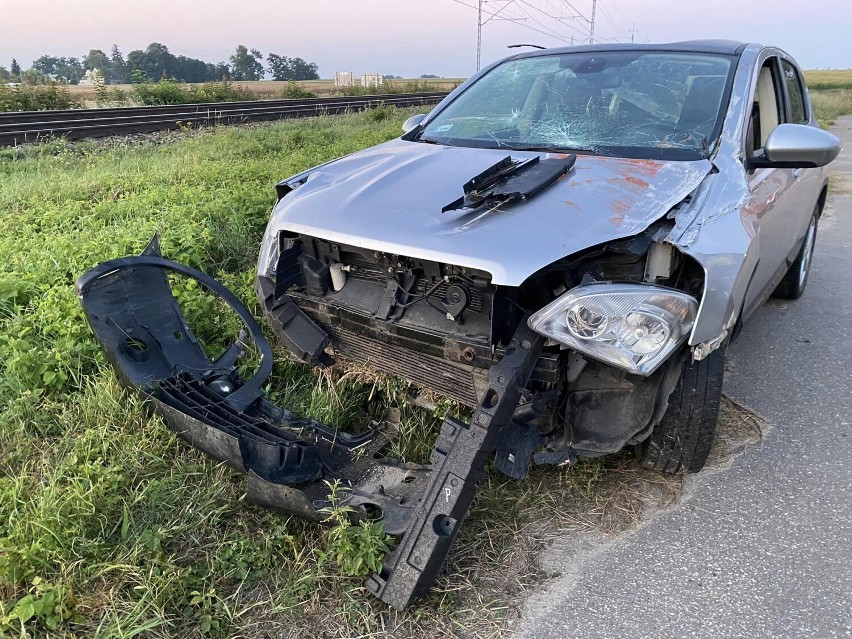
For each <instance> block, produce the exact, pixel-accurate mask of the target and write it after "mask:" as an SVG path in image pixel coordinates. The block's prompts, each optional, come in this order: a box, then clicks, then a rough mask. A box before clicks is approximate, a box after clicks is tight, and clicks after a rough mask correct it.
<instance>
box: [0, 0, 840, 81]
mask: <svg viewBox="0 0 852 639" xmlns="http://www.w3.org/2000/svg"><path fill="white" fill-rule="evenodd" d="M475 2H476V0H434V2H433V4H432V6H430V7H428V8H427V9H428V10H424V8H423V7H419V8H418V11H417V12H416V18H417V19H416V20H411V17H412V13H411V5H410V4H407V3H401V2H394V1H393V0H361V1H360V2H358V3H354V2H347V1H345V0H317V2H314V3H311V4H310V5H308V4H307V3H296V2H293V1H292V0H291V1H289V2H284V3H275V2H271V1H270V0H256V2H255V3H253V5H252V6H251V7H249V10H244V11H243V12H242V13H234V12H233V4H231V3H227V4H226V3H225V2H223V0H209V1H208V2H207V3H206V4H205V11H204V13H203V14H201V13H199V12H198V9H197V5H194V4H190V3H188V2H186V1H182V0H171V1H167V0H150V2H148V3H147V6H146V8H145V10H144V12H142V11H141V10H140V9H139V8H138V7H132V8H130V7H128V8H125V7H115V5H114V4H113V3H108V2H107V1H106V0H79V1H78V2H75V3H73V4H71V3H67V4H66V3H61V4H59V6H56V4H57V3H56V2H55V0H53V1H51V0H19V1H17V2H12V1H11V0H0V12H2V14H3V16H4V20H3V22H2V24H0V65H2V66H5V67H7V68H8V67H9V65H10V63H11V60H12V58H13V57H14V58H16V60H17V62H18V63H19V64H20V66H21V67H22V68H23V69H27V68H29V67H31V66H32V63H33V61H34V60H35V59H37V58H38V57H40V56H41V55H51V56H57V57H59V56H65V57H78V58H79V57H84V56H85V55H86V54H87V53H88V52H89V50H90V49H100V50H102V51H104V52H105V53H107V54H109V50H110V47H111V46H112V45H113V44H117V45H118V47H119V49H120V50H121V52H122V53H123V54H124V55H125V56H126V55H127V54H128V53H129V52H130V51H132V50H137V49H144V48H145V47H146V46H147V45H148V44H150V43H152V42H159V43H161V44H164V45H165V46H167V47H168V48H169V50H170V51H171V52H172V53H173V54H175V55H185V56H187V57H192V58H198V59H201V60H204V61H205V62H212V63H218V62H226V63H227V62H228V58H229V56H230V55H231V54H232V53H233V52H234V49H235V48H236V46H237V45H239V44H244V45H245V46H247V47H249V48H255V49H259V50H260V51H261V52H262V53H263V55H264V58H265V57H266V56H267V55H268V54H269V53H276V54H279V55H285V56H289V57H301V58H303V59H305V60H307V61H308V62H315V63H316V64H317V65H318V66H319V75H320V77H322V78H330V77H333V76H334V73H335V72H336V71H353V72H354V73H355V74H356V75H360V74H363V73H380V74H383V75H396V76H402V77H405V78H416V77H419V76H420V75H423V74H434V75H437V76H441V77H447V78H464V77H468V76H469V75H471V74H472V73H473V72H474V71H475V68H476V27H477V12H476V10H475V8H472V6H469V4H475ZM510 5H512V6H511V7H510ZM484 6H485V7H486V8H485V10H484V11H485V12H486V13H485V16H484V18H483V20H484V21H485V20H488V13H489V12H496V11H497V10H499V9H501V8H502V9H503V13H501V14H500V15H499V18H501V19H492V20H488V21H487V22H486V23H485V24H484V26H483V28H482V66H485V65H486V64H488V63H489V62H492V61H494V60H496V59H500V58H503V57H506V56H507V55H510V54H511V53H512V51H513V50H510V49H506V46H507V45H509V44H515V43H532V44H540V45H543V46H547V47H555V46H567V45H569V44H570V43H571V38H572V37H573V38H574V43H576V44H581V43H585V42H580V40H582V39H585V41H587V40H588V30H589V29H588V18H587V17H586V16H589V14H590V7H591V2H590V0H575V2H573V3H570V2H561V3H560V2H556V1H555V0H517V3H515V2H509V1H508V0H506V1H503V0H501V1H500V2H497V1H496V0H486V4H485V5H484ZM514 7H518V8H517V9H515V8H514ZM567 7H570V8H571V9H570V11H572V12H573V11H574V9H575V8H576V9H577V10H579V12H580V13H581V14H582V15H578V14H573V15H574V16H575V17H574V18H573V19H571V18H570V17H564V16H566V15H568V14H567V13H564V11H566V10H567ZM785 7H789V8H790V11H785ZM797 7H798V4H794V3H793V2H789V1H787V2H783V3H782V2H772V0H756V1H754V2H750V3H749V4H748V5H743V4H742V3H738V2H735V1H734V0H722V1H720V2H717V3H716V4H715V8H714V9H713V10H712V11H708V10H707V8H706V7H702V6H698V5H697V4H690V6H683V5H672V4H670V3H663V2H662V1H660V0H633V2H630V3H628V2H627V1H626V0H599V1H598V4H597V16H598V17H597V22H596V30H595V35H596V42H597V41H599V40H600V41H603V42H612V41H614V40H620V41H627V42H629V41H630V39H631V37H632V38H635V40H636V41H637V42H641V43H644V42H645V41H646V40H647V41H648V42H649V43H663V42H674V41H680V40H691V39H698V38H708V39H719V38H723V39H732V40H742V41H748V42H751V41H754V42H763V43H767V44H772V45H775V46H778V47H780V48H782V49H784V50H786V51H787V52H788V53H790V54H791V55H792V56H793V57H795V58H796V60H798V61H799V63H800V64H801V65H802V67H803V68H805V69H846V68H852V42H850V39H849V38H848V36H846V33H845V31H846V25H848V24H850V23H852V6H846V5H841V6H832V4H830V3H829V2H827V1H826V0H816V1H815V2H812V3H811V4H810V8H809V11H808V12H807V13H806V14H804V15H802V14H801V13H800V12H796V14H795V15H796V19H795V20H791V19H790V18H789V15H792V12H793V11H797ZM217 8H218V9H219V10H218V11H217ZM513 12H514V13H513ZM560 12H561V13H560ZM279 14H280V15H281V16H282V20H281V21H277V20H276V19H275V16H277V15H279ZM318 14H320V15H322V16H324V18H323V20H318V19H317V17H316V16H317V15H318ZM649 15H654V16H656V17H655V19H654V20H653V21H650V20H647V19H645V18H644V16H649ZM90 16H97V18H96V19H94V18H91V17H90ZM164 16H165V17H166V18H167V19H164ZM219 16H226V17H224V18H221V17H219ZM264 16H266V18H265V19H261V18H263V17H264ZM731 16H734V17H735V19H734V20H733V21H732V20H731ZM505 18H514V20H507V19H505ZM557 18H560V19H557ZM299 25H308V26H309V27H310V28H295V29H294V28H293V27H294V26H299ZM634 25H635V26H634ZM634 29H635V30H634ZM282 32H283V35H282ZM38 34H43V35H44V37H43V38H39V37H36V36H37V35H38Z"/></svg>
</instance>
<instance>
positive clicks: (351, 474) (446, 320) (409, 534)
mask: <svg viewBox="0 0 852 639" xmlns="http://www.w3.org/2000/svg"><path fill="white" fill-rule="evenodd" d="M839 148H840V147H839V141H838V140H837V138H836V137H834V136H833V135H831V134H829V133H827V132H825V131H823V130H821V129H820V128H819V127H818V125H817V123H816V120H815V118H814V115H813V109H812V107H811V104H810V101H809V98H808V93H807V89H806V87H805V84H804V81H803V79H802V74H801V71H800V69H799V67H798V65H797V64H796V63H795V61H794V60H793V59H792V58H791V57H790V56H789V55H787V54H786V53H785V52H783V51H781V50H779V49H775V48H770V47H764V46H760V45H756V44H741V43H735V42H728V41H693V42H683V43H675V44H668V45H596V46H586V47H571V48H564V49H546V50H540V51H534V52H530V53H522V54H519V55H514V56H512V57H510V58H508V59H505V60H502V61H500V62H497V63H495V64H493V65H491V66H489V67H487V68H485V69H484V70H482V71H481V72H479V73H477V74H476V75H475V76H473V77H472V78H470V79H469V80H468V81H467V82H465V83H464V84H462V85H461V86H459V87H458V88H457V89H456V90H454V91H453V92H452V93H451V94H450V95H448V96H447V97H446V98H445V99H444V100H443V101H442V102H441V103H440V104H439V105H438V106H437V107H435V109H434V110H432V112H431V113H429V114H428V115H418V116H414V117H412V118H410V119H409V120H408V121H406V123H405V125H404V134H403V136H402V137H401V138H399V139H396V140H392V141H390V142H387V143H385V144H380V145H378V146H375V147H372V148H369V149H366V150H364V151H360V152H358V153H354V154H352V155H349V156H347V157H344V158H341V159H338V160H335V161H332V162H329V163H327V164H324V165H322V166H319V167H315V168H313V169H310V170H308V171H305V172H304V173H301V174H299V175H296V176H294V177H291V178H289V179H287V180H284V181H283V182H281V183H279V184H278V185H277V187H276V189H277V195H278V202H277V204H276V206H275V208H274V210H273V212H272V217H271V220H270V222H269V225H268V227H267V230H266V234H265V237H264V240H263V244H262V247H261V251H260V257H259V262H258V273H257V280H256V290H257V294H258V296H259V299H260V301H261V304H262V307H263V309H264V313H265V315H266V320H267V321H268V323H269V325H270V327H271V328H272V330H273V332H274V333H275V335H276V336H277V338H279V339H280V340H281V342H282V343H283V344H285V345H286V346H287V348H288V349H289V351H290V352H291V353H292V355H293V356H294V357H296V358H298V359H299V360H301V361H304V362H307V363H309V364H312V365H315V366H331V365H334V364H335V363H336V362H358V363H362V364H367V365H368V366H370V367H372V368H374V369H376V370H378V371H382V372H387V373H392V374H394V375H399V376H402V377H404V378H406V379H408V380H411V381H413V382H415V383H416V384H417V385H419V386H421V387H423V388H426V389H430V390H432V391H437V392H438V393H440V394H442V395H444V396H447V397H450V398H452V399H454V400H456V401H458V402H461V403H462V404H465V405H467V406H470V407H471V408H473V409H474V412H473V416H472V419H471V421H470V423H464V422H461V421H458V420H454V419H450V418H448V419H447V420H446V421H445V422H444V425H443V426H442V429H441V433H440V435H439V436H438V439H437V441H436V443H435V447H434V451H433V454H432V460H431V462H432V463H431V464H430V465H428V466H412V465H411V464H403V463H400V462H397V461H395V460H391V459H386V458H383V457H381V455H364V454H361V453H358V452H357V451H358V450H360V448H361V447H366V448H368V449H369V450H371V451H373V452H374V453H377V451H379V450H380V449H381V447H382V445H383V444H385V443H387V441H388V440H389V439H390V438H392V437H393V428H392V427H390V426H389V425H388V424H379V423H377V424H372V425H371V428H370V429H368V431H367V432H365V433H362V434H359V435H349V434H346V433H340V432H338V431H337V430H336V429H334V428H333V426H328V425H324V424H320V423H318V422H315V421H313V420H308V419H303V418H298V417H296V416H294V415H292V414H290V413H289V412H288V411H287V410H286V408H282V407H277V406H274V405H272V404H270V403H269V402H268V401H266V400H265V399H264V398H263V396H262V392H261V385H262V383H263V382H264V381H265V379H266V377H267V376H268V375H269V373H270V371H271V350H270V349H269V345H268V344H267V343H266V341H265V339H264V338H263V334H262V332H261V330H260V328H259V327H258V325H257V324H256V322H255V321H254V319H253V318H252V317H251V315H250V314H249V313H248V311H246V310H245V308H244V307H242V305H240V304H239V302H238V301H237V300H236V298H233V296H232V295H230V294H229V293H228V292H227V290H225V289H223V288H222V287H221V286H220V285H218V284H217V283H216V282H214V281H212V280H210V278H207V277H206V276H204V275H203V274H201V273H199V272H197V271H193V270H192V269H189V268H187V267H182V266H181V265H178V264H175V263H174V262H169V261H168V260H164V259H163V258H161V257H160V256H159V253H158V247H157V246H156V244H152V246H151V247H149V250H148V251H146V253H145V254H143V255H142V256H140V257H131V258H123V259H122V260H113V261H112V262H107V263H105V264H103V265H100V266H99V267H96V268H95V269H93V270H92V271H89V272H88V273H86V274H85V275H84V276H83V277H82V278H81V279H80V281H79V282H78V291H79V293H80V295H81V298H82V301H83V305H84V307H85V308H86V312H87V316H88V318H89V320H90V322H91V324H92V326H93V328H94V330H95V332H96V334H97V336H98V339H99V341H100V342H101V344H102V345H103V346H104V348H105V349H106V351H107V353H108V355H109V356H110V359H111V361H112V362H113V364H114V365H115V366H116V368H117V369H118V371H119V372H120V374H121V375H122V377H123V378H124V379H125V380H126V381H127V382H128V383H129V384H130V385H131V386H132V387H134V388H136V389H138V390H140V391H141V392H143V393H145V394H146V395H147V396H148V397H149V398H150V399H151V402H152V404H153V406H154V408H155V410H157V411H158V412H160V413H161V414H163V415H164V416H165V417H166V421H167V422H168V423H169V424H170V425H171V426H172V427H173V428H175V429H176V430H177V431H178V432H180V433H181V434H182V435H183V436H184V437H185V438H187V439H188V440H189V441H190V442H192V443H193V444H194V445H196V446H198V447H199V448H201V449H202V450H205V451H206V452H207V453H208V454H210V455H212V456H214V457H216V458H217V459H222V460H225V461H228V462H229V463H231V464H232V465H233V466H235V467H237V468H241V469H242V470H244V471H246V473H247V474H248V476H249V497H250V498H251V499H253V500H254V501H257V502H259V503H263V504H266V505H268V506H271V507H275V508H279V509H281V510H284V511H287V512H291V513H295V514H298V515H300V516H303V517H307V518H311V519H315V520H319V519H321V517H320V515H319V514H318V513H319V511H320V509H321V508H322V507H323V506H324V505H325V504H326V503H327V502H326V500H327V494H326V492H327V490H326V489H325V485H324V483H323V481H322V480H323V479H328V478H331V477H334V478H338V479H342V480H343V481H344V483H345V484H346V485H347V486H348V487H349V488H350V492H349V493H348V494H349V497H348V498H349V502H350V504H351V505H352V506H353V507H355V508H356V509H359V510H360V512H362V513H363V514H365V516H366V515H367V514H370V515H371V516H378V517H382V518H384V520H385V522H386V529H387V530H388V532H390V533H391V534H394V535H397V536H399V537H400V541H399V544H398V546H397V547H396V549H395V550H394V551H393V553H391V554H390V555H389V556H388V557H387V558H386V560H385V564H384V568H383V570H382V572H381V573H380V574H376V575H373V577H371V578H370V580H369V581H368V586H369V587H370V589H371V590H372V591H373V592H374V593H375V594H376V595H377V596H379V597H380V598H382V599H383V600H385V601H387V602H389V603H391V604H392V605H394V606H397V607H403V606H405V605H407V604H408V603H409V602H410V601H411V600H412V599H413V598H414V597H416V596H419V595H422V594H423V593H425V592H426V591H427V590H428V587H429V584H430V583H431V582H432V580H433V579H434V577H435V575H436V574H437V572H438V570H439V568H440V566H441V563H442V562H443V559H444V557H445V556H446V553H447V551H448V549H449V545H450V544H451V543H452V540H453V538H454V537H455V535H456V533H457V531H458V527H459V525H460V523H461V521H462V520H463V518H464V516H465V514H466V513H467V510H468V508H469V506H470V503H471V501H472V499H473V496H474V487H475V483H476V481H477V480H478V479H479V477H481V475H482V473H483V471H484V464H485V461H486V460H487V459H489V458H492V456H493V460H494V465H495V467H496V468H497V469H498V470H500V471H502V472H504V473H505V474H507V475H509V476H510V477H514V478H517V479H522V478H524V477H525V476H526V474H527V472H528V469H529V466H530V464H533V463H534V464H557V465H561V464H566V463H571V462H573V461H574V460H575V459H576V457H577V456H599V455H605V454H608V453H613V452H616V451H618V450H621V449H623V448H630V449H631V450H633V451H634V452H635V454H636V457H637V458H638V460H639V461H640V463H642V464H643V465H646V466H649V467H652V468H656V469H658V470H661V471H664V472H678V471H687V472H697V471H699V470H701V468H702V467H703V465H704V463H705V461H706V459H707V455H708V453H709V451H710V447H711V445H712V442H713V436H714V431H715V429H716V420H717V413H718V408H719V400H720V397H721V388H722V377H723V360H724V352H725V348H726V346H727V345H728V343H729V342H730V341H731V340H732V339H734V338H735V337H736V335H737V333H738V332H739V330H740V329H741V327H742V326H743V323H744V322H746V321H747V320H748V319H749V317H750V316H751V314H752V313H753V312H754V310H755V309H757V308H758V307H759V306H760V305H761V304H762V303H763V302H764V301H765V300H766V299H767V298H768V297H769V296H770V295H773V294H774V295H775V296H777V297H784V298H789V299H793V298H797V297H799V296H801V295H802V293H803V291H804V289H805V286H806V284H807V279H808V272H809V269H810V265H811V257H812V255H813V250H814V243H815V238H816V231H817V225H818V222H819V218H820V214H821V212H822V209H823V206H824V204H825V200H826V194H827V186H828V177H827V172H826V170H825V168H824V167H825V165H827V164H828V163H829V162H831V161H832V160H833V159H834V158H835V157H836V156H837V154H838V152H839ZM169 270H176V271H178V272H181V273H183V274H184V275H188V276H190V277H194V278H196V279H198V280H199V281H200V282H201V283H202V284H203V285H204V286H206V287H208V288H210V289H211V290H213V291H214V292H216V293H219V294H220V295H222V296H223V298H225V300H226V301H227V302H228V303H229V304H231V305H232V306H233V307H234V308H235V309H236V310H237V312H238V313H239V314H240V317H241V319H242V320H243V322H244V323H245V325H246V327H247V329H248V334H250V336H251V338H252V340H253V341H254V343H255V344H256V345H258V347H259V349H260V351H261V353H262V355H263V360H262V366H261V370H260V371H259V372H258V374H257V375H256V376H255V377H253V378H252V379H250V380H243V379H242V378H240V376H239V375H238V374H237V362H238V360H239V358H240V356H241V354H242V353H243V351H244V344H245V342H246V335H243V336H241V337H240V338H239V339H238V340H236V341H235V343H234V346H233V347H232V348H231V349H229V350H227V351H226V352H225V353H224V354H223V355H222V356H221V357H220V358H219V359H217V360H215V361H210V360H209V359H208V358H207V357H206V356H205V355H204V353H203V352H202V351H201V350H200V348H199V347H198V346H197V344H196V343H195V340H194V339H192V334H191V331H190V330H189V328H188V327H187V326H186V322H185V320H184V318H183V316H182V315H181V313H180V310H179V308H178V306H177V304H176V302H175V299H174V297H173V296H172V295H171V293H170V291H169V286H168V281H167V279H166V277H165V275H164V273H165V272H166V271H169ZM187 338H189V339H187ZM140 344H141V345H142V346H143V347H144V348H142V347H140Z"/></svg>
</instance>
